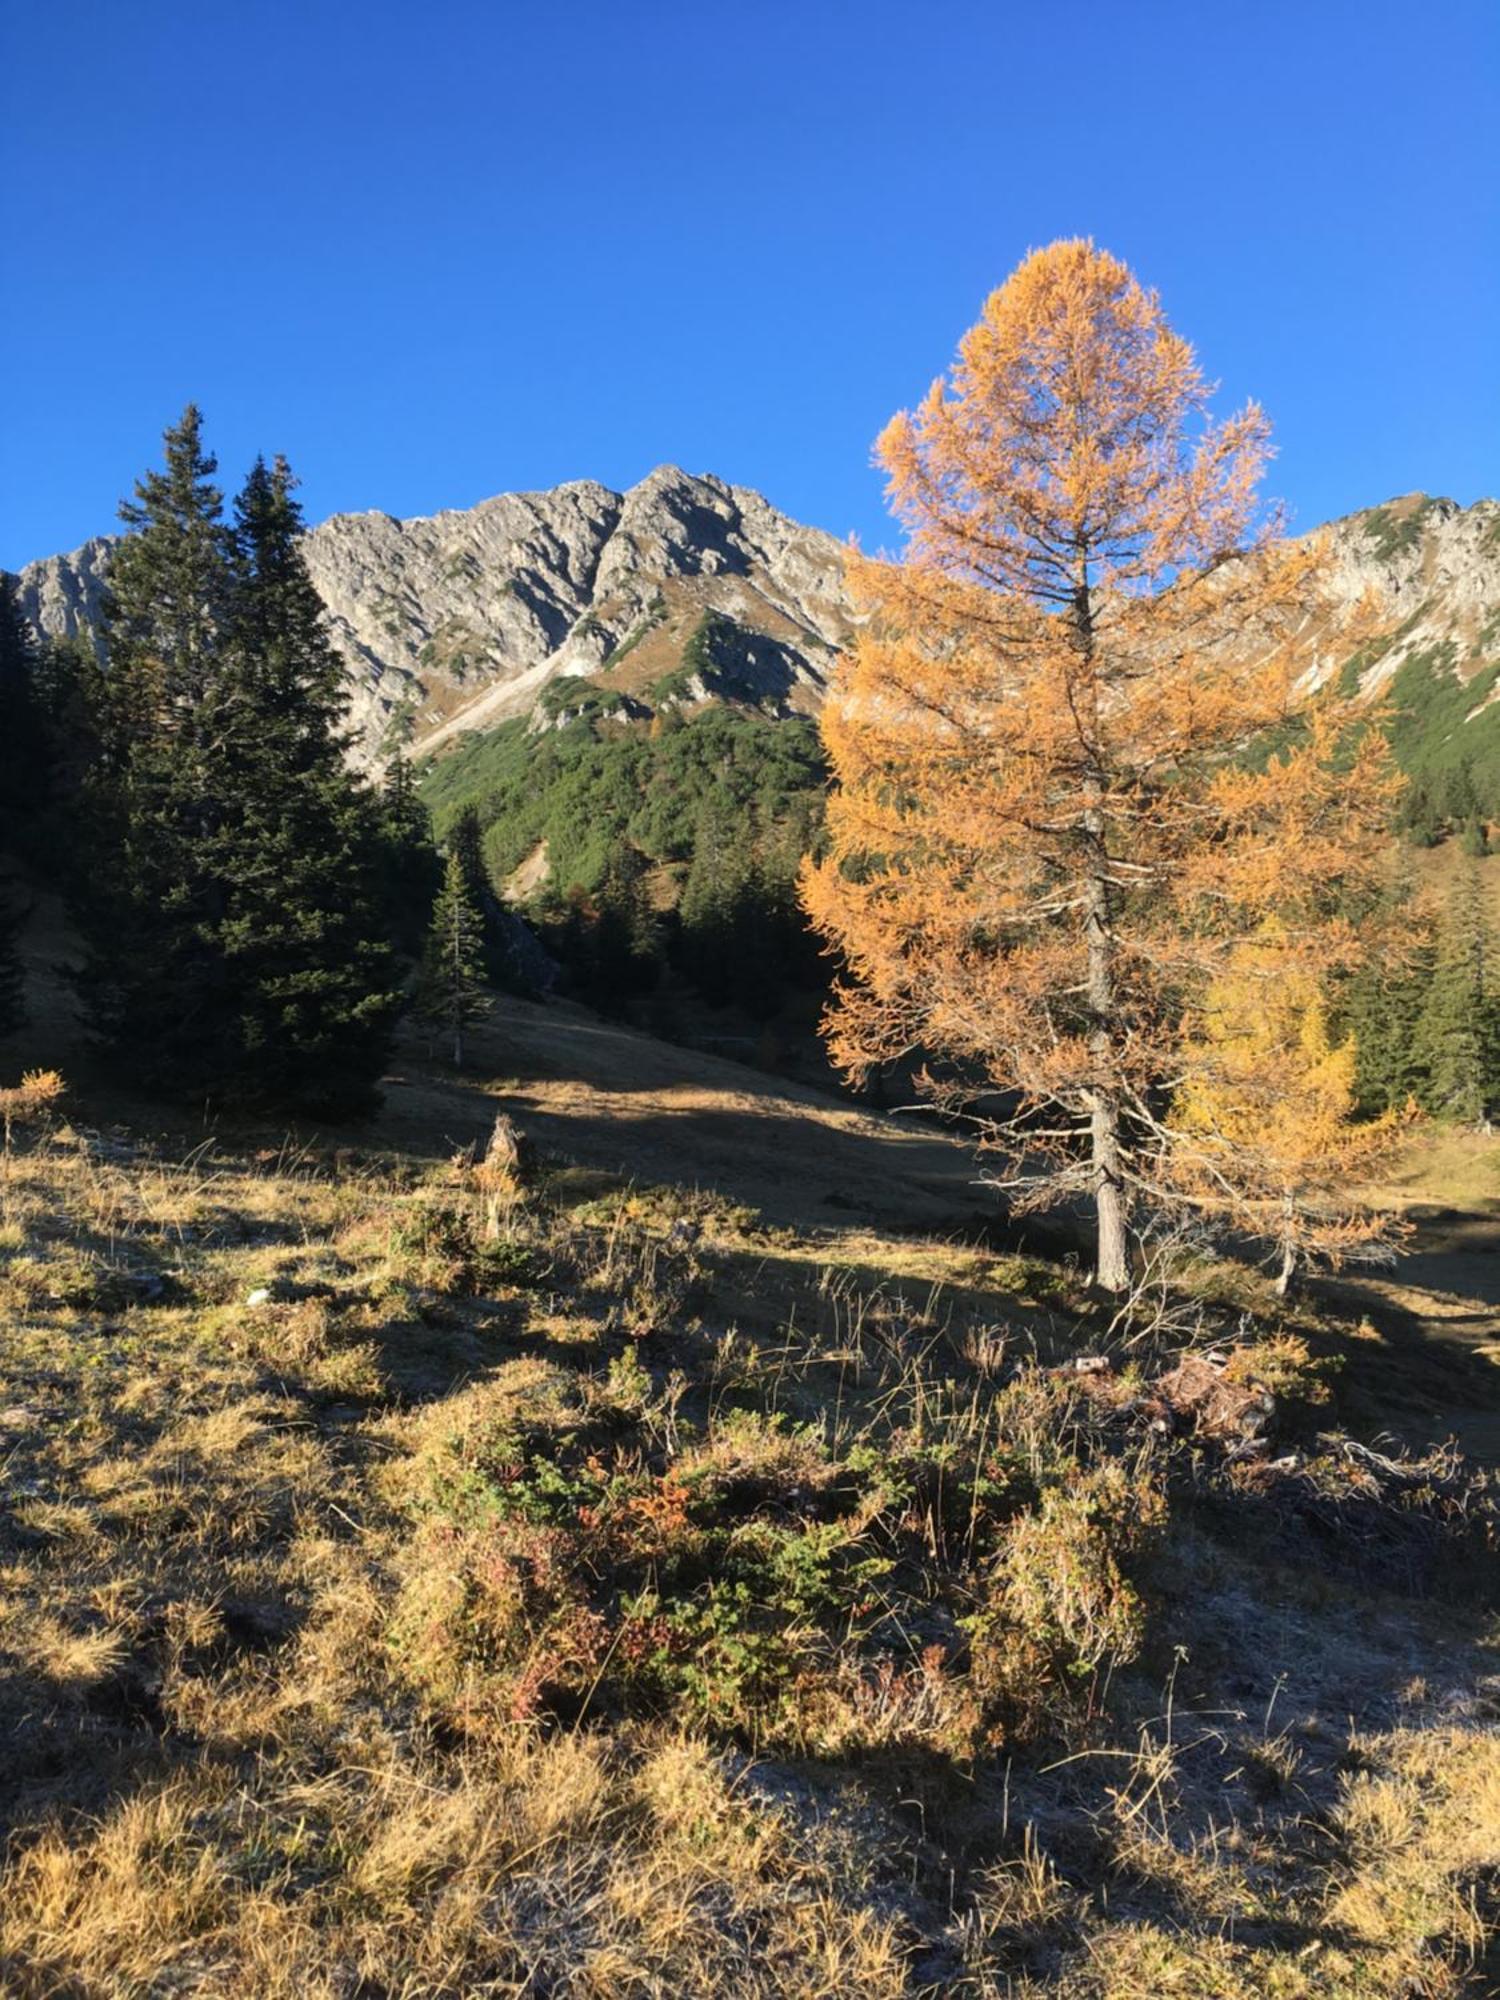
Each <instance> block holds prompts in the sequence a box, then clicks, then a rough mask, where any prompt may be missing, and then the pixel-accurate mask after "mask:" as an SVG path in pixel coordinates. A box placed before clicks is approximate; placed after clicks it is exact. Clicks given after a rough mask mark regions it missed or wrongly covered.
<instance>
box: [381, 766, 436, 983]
mask: <svg viewBox="0 0 1500 2000" xmlns="http://www.w3.org/2000/svg"><path fill="white" fill-rule="evenodd" d="M380 826H381V841H382V845H383V849H384V858H383V860H382V863H381V871H382V877H383V880H384V883H385V906H386V926H387V929H388V931H389V932H390V935H391V936H392V937H393V938H394V939H395V941H396V943H397V946H398V947H399V949H400V950H401V951H402V952H403V953H404V954H405V955H406V956H407V957H408V958H415V957H416V956H417V955H418V954H419V953H420V952H421V951H422V950H423V948H424V945H423V941H424V938H425V936H426V932H427V922H428V918H429V916H430V915H431V912H432V904H433V898H434V897H435V896H436V895H437V894H438V891H439V889H440V887H441V885H442V881H443V873H444V870H443V861H442V857H441V856H440V855H439V853H438V851H437V846H436V843H435V842H434V840H433V837H432V818H431V815H430V814H429V813H428V810H427V808H426V806H425V805H424V804H423V803H422V799H421V795H420V794H419V793H418V791H417V783H416V777H415V774H414V773H413V771H412V767H411V761H410V759H409V758H408V757H407V755H406V751H405V749H404V748H402V747H400V746H399V745H398V746H397V747H396V749H395V751H394V753H393V755H392V756H391V759H390V762H389V763H388V764H387V766H386V771H385V784H384V787H383V789H382V792H381V798H380Z"/></svg>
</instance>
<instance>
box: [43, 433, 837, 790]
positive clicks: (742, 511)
mask: <svg viewBox="0 0 1500 2000" xmlns="http://www.w3.org/2000/svg"><path fill="white" fill-rule="evenodd" d="M113 545H114V544H113V540H112V539H100V540H96V541H91V542H88V543H86V544H85V545H84V547H83V548H81V549H79V550H77V551H76V552H75V553H74V554H73V555H71V556H52V557H49V558H47V559H46V560H45V561H44V562H39V563H33V564H32V565H30V567H29V568H27V569H26V570H23V571H22V573H21V603H22V608H23V610H24V611H25V612H26V615H27V616H28V617H29V618H30V620H31V622H32V623H33V624H34V625H35V626H36V627H37V629H38V630H39V631H41V632H44V633H46V634H48V635H50V636H62V635H64V634H67V635H70V636H71V635H72V634H74V633H76V632H78V631H82V630H87V629H89V628H90V627H92V626H93V625H94V624H95V622H96V620H97V616H98V608H99V599H100V593H101V586H102V580H103V576H104V573H105V571H106V570H107V568H108V560H109V554H110V550H111V549H112V547H113ZM305 546H306V555H307V563H308V568H309V570H310V571H311V574H312V578H313V581H314V583H315V584H316V585H317V587H318V591H319V593H320V595H321V596H322V599H323V602H324V605H325V606H326V608H327V612H328V623H329V629H330V632H331V634H332V636H333V639H334V643H335V644H336V645H337V647H338V649H339V651H340V652H341V653H342V655H343V657H344V659H345V661H346V662H347V664H348V668H349V692H350V721H351V724H352V726H353V728H354V731H355V732H356V736H357V755H358V758H359V761H360V762H361V763H364V764H374V763H376V762H378V761H379V760H380V757H381V753H382V749H383V748H384V747H385V746H387V745H388V743H389V742H390V740H391V738H392V736H393V733H396V732H399V733H404V734H406V735H407V737H408V740H409V741H410V742H411V744H412V745H413V747H415V748H418V749H425V748H428V747H434V748H435V747H436V746H437V745H438V744H440V743H441V742H443V741H445V740H447V739H449V738H450V737H452V736H453V735H455V734H457V733H459V732H461V731H464V730H469V729H476V728H483V727H486V726H488V725H489V724H492V723H494V722H498V721H501V720H503V719H504V718H506V717H508V716H512V715H518V714H525V713H527V712H529V711H530V710H532V709H533V707H534V706H535V704H536V703H537V699H538V697H539V695H540V694H541V692H542V689H543V688H544V687H545V686H546V685H547V684H548V683H549V682H551V681H553V680H556V679H559V678H561V677H563V676H569V675H586V676H592V675H596V674H600V673H601V672H608V671H609V670H610V666H611V662H612V659H613V658H615V657H618V658H619V660H620V662H621V663H622V664H623V660H624V656H625V654H626V653H627V652H628V653H630V654H633V655H637V654H638V655H639V657H638V658H637V659H635V660H634V662H633V664H632V669H631V672H630V673H629V674H624V675H621V676H620V677H619V691H618V698H619V701H620V705H621V707H622V709H623V710H625V712H628V711H629V708H630V706H631V705H632V701H631V696H632V688H633V687H635V688H638V687H639V685H640V684H641V680H642V669H646V670H648V671H649V672H652V673H655V674H656V675H657V676H658V677H660V676H661V674H662V673H663V672H664V671H666V670H670V669H671V668H673V667H675V666H678V665H680V664H681V663H682V657H683V649H684V647H685V646H687V644H688V642H689V641H690V640H691V638H692V636H693V634H694V633H695V632H697V631H699V629H700V628H704V629H707V628H706V627H705V621H706V620H712V621H713V629H714V631H715V632H716V633H719V634H720V637H721V642H722V636H723V634H724V633H728V632H729V631H730V629H731V628H733V635H734V644H733V645H732V646H731V647H730V648H729V650H730V651H731V652H732V653H734V654H735V655H736V657H738V658H740V660H741V662H742V664H743V666H744V669H745V673H746V675H747V683H746V687H745V689H744V693H745V697H746V698H747V699H751V700H754V701H756V702H757V703H758V704H759V705H762V706H769V707H770V708H771V709H772V710H773V712H774V711H775V710H777V709H779V708H786V709H788V710H790V709H793V708H797V707H807V706H811V705H815V704H816V700H817V697H818V695H819V694H820V693H821V689H822V684H823V678H824V675H825V673H826V670H827V665H828V662H829V660H830V659H831V657H832V654H833V652H834V651H835V650H836V649H837V648H838V647H839V645H841V644H842V643H843V641H844V640H845V639H846V638H847V636H848V633H849V629H850V619H849V614H848V610H847V607H846V604H845V600H844V591H843V550H842V548H841V546H840V544H839V543H838V542H836V541H835V540H834V538H833V537H832V536H831V535H827V534H823V533H821V532H820V531H819V530H817V529H813V528H805V527H802V526H801V525H799V523H797V522H796V521H793V520H791V519H789V518H788V517H787V516H786V515H785V514H782V513H780V512H778V510H777V509H776V508H774V507H773V506H771V505H770V503H769V502H768V501H766V500H764V499H762V497H761V496H760V494H758V493H753V492H751V491H750V490H749V489H748V488H746V487H742V486H729V485H726V484H725V483H724V481H723V480H720V479H714V478H711V477H702V478H695V477H693V476H691V475H690V474H688V473H685V472H681V471H679V470H678V469H677V468H676V467H675V466H662V467H660V468H659V469H658V470H657V471H655V472H653V473H652V474H651V475H650V476H649V477H648V478H646V479H643V480H642V481H641V482H640V484H639V485H637V486H633V487H631V488H630V490H629V491H628V492H626V493H614V492H611V491H610V489H609V488H608V487H605V486H600V485H597V484H596V483H594V482H593V481H592V480H578V481H574V482H572V483H570V484H568V485H565V486H557V487H554V488H553V489H552V490H551V491H550V492H544V493H502V494H501V495H499V496H498V497H497V498H496V499H493V500H485V501H482V502H481V503H480V504H479V505H478V506H477V507H470V508H465V509H463V510H455V511H453V512H449V513H442V514H434V515H432V516H431V517H430V518H428V519H418V520H409V521H398V520H396V519H394V518H393V517H392V516H391V515H389V514H377V513H371V514H335V515H334V516H333V517H332V518H331V519H329V520H327V521H324V522H323V523H322V524H321V525H320V526H318V527H316V528H314V529H312V530H311V532H310V533H309V535H308V537H307V541H306V545H305ZM698 651H699V653H702V652H703V651H704V648H703V647H701V646H700V647H699V649H698ZM760 654H763V656H764V657H763V658H759V659H758V658H757V655H760ZM703 664H704V665H705V667H711V665H712V662H710V661H707V660H705V661H704V662H703ZM710 686H711V687H712V686H713V681H712V676H710ZM714 691H716V692H721V693H722V692H724V691H725V690H724V689H723V688H722V687H717V688H714ZM611 692H612V693H613V690H611ZM693 692H694V690H692V689H690V688H689V686H688V682H687V681H686V680H684V683H683V686H682V689H681V690H679V692H678V694H677V695H676V696H675V697H673V698H676V699H691V698H692V694H693ZM633 705H634V706H635V707H637V708H638V707H639V703H638V702H637V703H634V704H633ZM546 712H547V711H544V713H546ZM551 712H552V713H555V712H556V705H555V704H553V705H552V706H551Z"/></svg>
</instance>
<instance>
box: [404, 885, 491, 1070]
mask: <svg viewBox="0 0 1500 2000" xmlns="http://www.w3.org/2000/svg"><path fill="white" fill-rule="evenodd" d="M489 1004H490V998H489V993H488V990H487V987H486V984H485V975H484V920H483V919H482V917H481V916H480V914H479V911H478V909H477V908H476V907H475V904H474V901H473V898H472V896H471V895H470V893H469V886H468V883H467V881H466V880H465V878H464V865H463V861H462V859H461V857H460V856H459V855H458V853H457V852H456V851H455V850H454V849H453V848H451V847H450V848H449V850H448V858H447V862H446V864H445V866H444V871H443V886H442V888H441V889H440V890H439V891H438V896H437V901H436V902H435V903H434V905H433V911H432V922H431V925H430V926H429V928H428V932H427V944H426V948H425V950H424V951H423V954H422V969H421V973H420V976H419V979H418V983H417V994H416V1011H417V1012H418V1014H419V1015H421V1017H422V1018H423V1019H424V1020H427V1021H432V1022H434V1023H437V1024H439V1025H440V1026H441V1027H442V1028H443V1029H444V1030H445V1031H446V1033H447V1035H448V1038H449V1046H450V1048H451V1050H452V1053H453V1064H454V1067H455V1068H456V1069H462V1068H463V1061H464V1031H465V1029H466V1028H467V1027H468V1026H469V1024H470V1023H471V1022H473V1021H476V1020H477V1019H478V1018H479V1017H480V1015H481V1014H483V1013H484V1012H485V1010H486V1009H487V1008H488V1006H489Z"/></svg>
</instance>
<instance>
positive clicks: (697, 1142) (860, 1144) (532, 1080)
mask: <svg viewBox="0 0 1500 2000" xmlns="http://www.w3.org/2000/svg"><path fill="white" fill-rule="evenodd" d="M405 1053H406V1054H407V1055H408V1056H409V1057H414V1058H417V1060H416V1061H414V1062H413V1063H412V1064H411V1065H410V1066H409V1067H400V1066H398V1067H397V1068H396V1070H395V1071H394V1072H393V1073H392V1076H391V1077H390V1079H389V1080H388V1082H387V1084H386V1103H385V1109H384V1111H383V1113H382V1115H381V1117H380V1120H379V1122H378V1132H377V1136H378V1139H379V1140H380V1141H381V1142H382V1143H386V1144H390V1145H393V1146H396V1147H399V1148H400V1149H401V1150H403V1151H409V1152H414V1153H418V1154H422V1153H428V1154H430V1153H431V1152H432V1151H433V1150H434V1149H436V1148H443V1147H446V1148H448V1149H450V1150H451V1149H452V1148H456V1147H457V1146H460V1145H467V1144H468V1143H469V1141H470V1140H472V1139H473V1138H474V1137H476V1136H477V1135H478V1134H479V1133H481V1132H485V1131H487V1130H488V1128H489V1124H490V1121H491V1119H492V1118H493V1116H494V1113H495V1112H496V1111H497V1110H503V1111H506V1112H509V1113H510V1114H511V1115H512V1116H513V1117H514V1118H516V1119H517V1120H518V1121H519V1123H520V1124H521V1126H522V1127H523V1128H524V1130H525V1131H526V1132H527V1133H528V1134H529V1135H530V1136H531V1137H532V1138H533V1139H534V1140H536V1142H537V1143H538V1144H539V1145H541V1146H543V1147H546V1148H549V1149H551V1150H554V1151H556V1152H559V1153H562V1154H565V1155H567V1156H568V1157H569V1158H571V1159H573V1160H576V1161H578V1162H579V1163H580V1164H582V1165H585V1166H591V1167H598V1168H602V1169H604V1170H606V1171H608V1172H610V1173H620V1174H624V1175H625V1176H627V1177H628V1178H630V1179H633V1180H638V1181H640V1182H641V1183H643V1184H652V1183H657V1182H669V1183H671V1184H672V1185H674V1186H680V1187H694V1188H711V1189H713V1190H714V1191H715V1193H717V1194H719V1195H722V1196H723V1197H725V1198H726V1199H728V1200H731V1201H740V1202H747V1203H749V1204H750V1205H751V1206H753V1207H755V1208H758V1209H759V1210H760V1211H761V1212H762V1214H764V1215H765V1216H766V1218H767V1219H768V1220H770V1221H773V1222H779V1223H784V1224H796V1225H798V1226H799V1227H801V1228H812V1229H817V1228H818V1227H819V1226H827V1227H828V1228H835V1229H836V1228H842V1227H847V1226H849V1225H851V1224H853V1225H860V1224H864V1225H870V1224H874V1225H878V1226H882V1227H887V1228H900V1229H914V1230H934V1229H939V1230H941V1229H949V1228H972V1227H973V1226H974V1225H975V1224H977V1223H980V1222H983V1221H986V1220H990V1219H992V1218H993V1217H994V1215H995V1212H996V1198H995V1196H994V1194H993V1193H991V1192H989V1191H988V1190H986V1189H985V1188H984V1187H982V1186H980V1185H979V1183H978V1178H977V1176H978V1169H977V1168H976V1166H975V1163H974V1155H973V1152H972V1150H971V1149H970V1148H969V1147H967V1146H965V1145H963V1144H961V1143H959V1142H957V1141H955V1140H951V1139H946V1138H944V1137H943V1136H942V1135H941V1134H939V1133H934V1132H932V1131H931V1130H923V1129H921V1128H920V1127H919V1126H917V1125H915V1124H903V1123H902V1122H901V1121H900V1120H899V1119H895V1118H890V1117H877V1116H875V1115H872V1114H871V1113H868V1112H863V1111H859V1110H856V1109H855V1108H853V1107H852V1106H850V1105H847V1104H842V1103H840V1102H839V1100H838V1099H837V1098H834V1097H831V1096H827V1095H825V1094H823V1093H821V1092H819V1091H815V1090H810V1089H808V1088H806V1087H805V1086H804V1085H801V1084H793V1083H780V1082H773V1081H772V1080H770V1079H768V1078H765V1077H762V1076H759V1075H757V1074H756V1072H755V1071H753V1070H750V1069H747V1068H745V1067H744V1066H743V1065H741V1064H739V1063H733V1062H726V1061H724V1060H722V1059H721V1058H719V1057H716V1056H710V1055H702V1054H699V1053H697V1052H695V1051H692V1050H687V1049H682V1048H679V1047H677V1046H675V1045H674V1044H672V1043H669V1042H663V1041H658V1040H656V1039H655V1038H654V1037H653V1036H650V1035H645V1034H641V1033H639V1032H637V1031H636V1030H634V1029H631V1028H624V1027H618V1026H615V1025H612V1024H611V1023H609V1022H606V1021H601V1020H599V1019H597V1018H596V1017H595V1016H594V1015H592V1014H590V1013H589V1012H588V1011H587V1010H586V1009H584V1008H582V1007H574V1006H570V1005H568V1004H566V1003H552V1004H550V1005H548V1006H545V1007H543V1006H535V1005H532V1004H530V1003H528V1002H526V1001H524V1000H511V999H505V1000H501V1001H499V1002H498V1003H497V1005H496V1007H495V1010H494V1013H493V1015H492V1016H491V1018H490V1019H489V1021H488V1022H487V1023H485V1024H484V1025H483V1026H482V1027H481V1028H479V1029H478V1030H477V1031H476V1032H475V1034H474V1036H473V1040H472V1046H471V1049H470V1056H469V1064H470V1070H471V1073H472V1078H473V1080H472V1081H470V1080H469V1079H467V1078H464V1077H454V1076H447V1075H442V1074H438V1073H435V1072H433V1071H431V1070H430V1069H429V1067H428V1065H427V1063H426V1061H425V1060H424V1059H423V1058H424V1056H425V1044H424V1042H423V1040H422V1038H421V1037H409V1038H408V1040H407V1043H406V1048H405Z"/></svg>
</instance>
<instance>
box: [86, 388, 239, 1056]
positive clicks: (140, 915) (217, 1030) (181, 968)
mask: <svg viewBox="0 0 1500 2000" xmlns="http://www.w3.org/2000/svg"><path fill="white" fill-rule="evenodd" d="M216 469H217V468H216V465H215V462H214V460H213V458H212V457H211V456H209V455H208V453H207V452H206V451H205V450H204V447H203V441H202V421H201V418H200V416H199V413H198V411H197V409H196V408H195V407H194V406H193V405H191V404H189V406H188V408H187V410H186V411H185V412H184V413H183V416H182V419H181V421H180V422H179V423H178V424H176V425H174V426H173V427H172V428H171V429H170V430H169V431H168V432H167V433H166V438H165V464H164V467H163V469H162V470H161V471H153V472H148V473H147V474H146V475H145V477H144V478H143V479H142V480H141V481H140V482H139V483H138V484H137V487H136V497H135V499H134V500H133V501H127V502H125V503H124V504H123V505H122V507H121V509H120V513H121V518H122V519H123V520H124V521H125V523H126V526H127V529H128V530H129V532H128V533H127V534H126V536H125V538H124V539H123V541H122V542H121V543H120V545H119V548H118V549H117V550H116V553H115V556H114V560H113V562H112V564H111V569H110V598H109V603H108V605H107V608H106V634H107V642H108V648H109V671H108V674H107V675H106V676H105V679H104V700H103V703H102V706H101V711H100V714H99V718H98V723H99V739H100V742H99V754H98V757H97V759H96V760H95V762H94V765H93V768H92V770H91V771H90V773H89V776H88V778H87V780H86V782H85V784H84V787H83V793H82V797H81V801H80V827H79V833H80V844H81V847H82V849H83V857H82V858H83V865H82V866H81V868H80V869H79V871H78V878H77V880H76V881H75V883H74V884H73V902H74V915H75V920H76V922H77V925H78V928H79V930H80V932H81V934H82V937H83V940H84V947H85V960H84V964H83V967H82V969H81V972H80V977H79V983H80V987H81V991H82V994H83V997H84V1001H85V1004H86V1006H87V1008H88V1011H89V1015H90V1018H91V1020H92V1023H93V1026H94V1029H95V1032H96V1034H98V1035H99V1036H100V1037H101V1038H102V1040H103V1041H104V1042H105V1043H106V1044H107V1045H108V1047H109V1048H110V1050H111V1052H112V1055H113V1057H114V1059H115V1061H116V1062H117V1064H118V1065H119V1066H120V1067H121V1068H122V1069H123V1070H124V1071H125V1073H126V1074H128V1075H129V1076H131V1077H132V1078H133V1079H134V1080H135V1081H137V1082H139V1083H142V1084H144V1085H146V1086H148V1087H167V1088H171V1089H173V1090H175V1091H179V1092H184V1093H194V1094H196V1093H198V1092H201V1091H205V1090H210V1089H212V1087H213V1086H214V1084H215V1082H216V1080H217V1077H218V1074H219V1072H220V1070H221V1067H222V1062H223V1052H224V1051H223V1033H222V1024H223V1021H224V1017H225V1014H226V1012H227V1011H228V1009H229V1006H230V1003H231V996H230V993H229V991H228V982H227V979H226V972H225V966H224V961H223V955H222V953H221V951H220V950H219V948H218V945H217V942H216V938H215V932H216V929H217V926H218V925H219V924H220V923H221V922H222V920H223V917H224V914H225V911H224V899H223V895H222V892H221V885H220V884H219V882H218V881H217V880H216V878H215V875H214V836H215V835H216V833H217V831H218V827H219V822H220V817H221V800H220V795H219V779H220V775H221V774H220V770H219V768H218V754H217V753H218V749H219V744H220V732H221V728H222V721H223V718H222V715H221V713H220V706H219V702H218V700H217V696H218V695H219V693H220V691H221V687H222V680H223V671H224V665H225V651H226V638H225V626H226V618H227V613H228V608H229V600H230V596H231V588H232V568H231V562H230V548H229V541H228V537H227V534H226V532H225V529H224V526H223V521H222V511H223V500H222V495H221V494H220V492H219V489H218V487H217V486H216V485H215V484H214V483H213V474H214V472H215V471H216Z"/></svg>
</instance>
